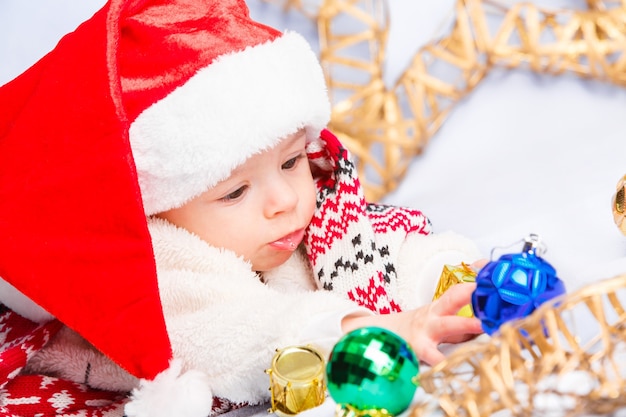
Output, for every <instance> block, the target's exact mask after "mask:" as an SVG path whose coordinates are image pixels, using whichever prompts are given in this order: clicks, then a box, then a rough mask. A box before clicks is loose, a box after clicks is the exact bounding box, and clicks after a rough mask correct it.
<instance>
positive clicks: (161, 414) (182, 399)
mask: <svg viewBox="0 0 626 417" xmlns="http://www.w3.org/2000/svg"><path fill="white" fill-rule="evenodd" d="M181 369H182V364H181V362H180V361H179V360H172V362H171V363H170V367H169V368H168V369H166V370H165V371H163V372H161V373H160V374H159V375H157V376H156V378H154V380H152V381H148V380H141V382H140V386H139V388H136V389H135V390H133V392H132V396H131V400H130V402H129V403H128V404H126V406H125V408H124V412H125V414H126V416H128V417H207V416H208V415H209V414H211V407H212V406H213V395H212V393H211V389H210V387H209V380H208V377H207V376H206V375H205V374H204V373H202V372H200V371H195V370H190V371H187V372H185V373H183V374H181Z"/></svg>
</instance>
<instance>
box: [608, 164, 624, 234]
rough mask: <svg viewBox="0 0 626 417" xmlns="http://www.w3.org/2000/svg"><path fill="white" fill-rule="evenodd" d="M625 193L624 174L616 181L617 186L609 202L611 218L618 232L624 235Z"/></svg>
mask: <svg viewBox="0 0 626 417" xmlns="http://www.w3.org/2000/svg"><path fill="white" fill-rule="evenodd" d="M625 194H626V175H624V176H623V177H622V178H620V180H619V181H618V182H617V187H616V190H615V194H614V195H613V201H612V202H611V206H612V208H613V220H614V221H615V224H616V225H617V227H618V229H619V230H620V232H622V234H623V235H626V220H625V219H624V216H625V215H626V213H624V195H625Z"/></svg>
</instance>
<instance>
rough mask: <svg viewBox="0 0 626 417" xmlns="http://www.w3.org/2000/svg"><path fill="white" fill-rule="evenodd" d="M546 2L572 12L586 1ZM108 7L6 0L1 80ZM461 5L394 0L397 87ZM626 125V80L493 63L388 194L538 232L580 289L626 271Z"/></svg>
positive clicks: (479, 234) (439, 224)
mask: <svg viewBox="0 0 626 417" xmlns="http://www.w3.org/2000/svg"><path fill="white" fill-rule="evenodd" d="M509 3H512V2H509ZM539 3H540V4H541V5H544V6H546V7H548V6H549V7H570V8H574V9H575V8H580V7H582V4H584V2H582V1H565V0H562V1H556V0H555V1H543V2H539ZM102 4H103V1H101V0H98V1H96V0H27V1H24V0H1V1H0V39H2V42H1V43H0V84H3V83H5V82H7V81H9V80H10V79H11V78H13V77H14V76H16V75H18V74H19V73H20V72H21V71H23V70H24V69H25V68H26V67H27V66H29V65H31V64H32V63H33V62H34V61H35V60H36V59H38V58H39V57H40V56H41V55H42V54H43V53H45V52H47V51H48V50H50V49H51V48H53V47H54V45H55V43H56V42H57V40H58V38H59V37H60V36H61V35H62V34H64V33H66V32H67V31H70V30H72V29H73V28H74V27H75V26H76V25H77V24H78V23H79V22H80V21H81V20H83V19H85V18H87V17H89V16H90V15H91V14H93V12H94V11H95V10H96V9H97V8H98V7H99V6H101V5H102ZM249 4H250V6H251V8H252V14H253V16H255V17H257V18H258V19H259V20H262V21H264V22H268V23H270V24H272V25H274V26H276V27H277V28H278V29H281V30H284V29H286V28H290V29H296V30H300V31H302V32H303V33H304V34H305V35H306V36H307V37H309V38H310V40H311V41H312V42H313V43H314V44H316V42H317V41H316V38H315V36H316V33H315V26H314V24H313V23H312V22H310V21H309V20H307V19H306V18H304V17H303V16H301V15H298V14H296V13H291V14H284V13H282V12H281V10H280V8H279V7H277V6H275V5H271V4H265V3H260V0H249ZM453 4H454V2H453V1H451V0H431V1H409V0H395V1H391V2H390V4H389V10H390V16H391V33H390V41H389V46H388V49H387V56H388V61H387V63H386V70H387V71H386V75H385V78H386V81H387V83H388V84H389V85H392V83H393V81H394V80H395V79H396V78H397V77H398V75H399V74H400V73H401V72H402V71H403V70H404V69H405V67H406V66H407V65H408V63H409V60H410V58H411V57H412V56H413V55H414V54H415V52H416V51H418V50H419V48H420V47H421V45H423V44H424V43H426V42H428V41H429V40H431V39H432V38H433V37H434V36H437V34H442V33H445V31H446V30H447V29H448V28H449V25H450V22H451V18H452V17H453V12H452V6H453ZM625 125H626V89H624V88H622V87H616V86H613V85H610V84H607V83H603V82H598V81H590V80H582V79H580V78H577V77H575V76H560V77H554V76H540V75H537V74H533V73H530V72H528V71H523V70H515V71H494V72H493V73H492V74H491V75H489V76H488V77H487V79H486V80H485V81H483V82H482V83H481V84H480V85H479V86H478V87H477V88H476V89H475V91H474V92H473V93H472V94H471V95H469V96H468V97H467V98H465V99H464V100H463V101H461V102H460V103H459V104H458V105H457V106H456V108H455V110H454V111H453V113H452V114H451V116H450V117H449V119H448V120H447V121H446V122H445V123H444V125H443V127H442V129H441V130H440V131H439V132H438V133H437V134H436V135H435V136H434V137H433V138H432V140H431V142H430V144H429V145H428V147H427V148H426V151H425V152H424V153H423V154H422V155H421V156H419V157H417V158H416V159H415V161H414V163H413V165H412V167H411V169H410V171H409V173H408V175H407V177H406V178H405V179H404V181H403V183H402V185H401V187H400V188H399V189H398V190H397V191H396V192H394V193H392V194H391V195H389V196H388V197H387V199H386V202H389V203H394V204H401V205H408V206H412V207H416V208H419V209H421V210H423V211H424V212H425V213H426V214H427V215H428V216H429V217H430V218H431V220H432V222H433V224H434V228H435V230H436V231H443V230H447V229H452V230H455V231H457V232H459V233H462V234H465V235H467V236H469V237H470V238H472V239H474V240H476V242H477V243H478V244H479V245H480V247H481V249H482V250H483V251H484V254H485V257H489V255H490V251H491V249H492V248H495V247H502V246H509V248H508V250H506V249H505V250H504V251H515V252H517V251H518V250H519V249H520V248H521V246H520V245H519V244H518V245H515V243H516V242H518V241H519V240H520V239H522V238H523V237H524V236H526V235H527V234H529V233H537V234H539V235H540V236H541V237H542V239H543V241H544V243H545V244H546V246H547V247H548V251H547V253H546V254H545V259H546V260H547V261H548V262H550V263H551V264H552V265H553V266H554V267H555V268H556V270H557V273H558V275H559V276H560V277H561V279H563V281H565V283H566V286H567V288H568V291H573V290H575V289H577V288H579V287H580V286H582V285H587V284H592V283H593V282H596V281H598V280H601V279H605V278H610V277H613V276H614V275H617V274H621V273H625V272H626V237H625V236H623V235H622V234H621V233H620V232H619V230H618V229H617V227H616V226H615V224H614V222H613V217H612V213H611V204H610V203H611V197H612V196H613V194H614V192H615V186H616V183H617V181H618V180H619V179H620V178H621V176H622V175H624V174H626V138H625V136H626V134H625V133H626V132H625V130H626V129H625ZM510 245H513V246H510ZM500 253H502V250H500ZM325 412H328V413H332V410H331V409H330V408H326V411H325Z"/></svg>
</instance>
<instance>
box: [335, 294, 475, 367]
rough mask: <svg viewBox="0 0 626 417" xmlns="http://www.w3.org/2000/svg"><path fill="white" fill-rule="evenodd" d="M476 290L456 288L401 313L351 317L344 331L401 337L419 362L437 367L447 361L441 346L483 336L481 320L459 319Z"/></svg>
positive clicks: (345, 320)
mask: <svg viewBox="0 0 626 417" xmlns="http://www.w3.org/2000/svg"><path fill="white" fill-rule="evenodd" d="M475 287H476V285H475V284H459V285H455V286H453V287H451V288H450V289H449V290H448V291H446V292H445V293H444V294H443V295H442V296H441V298H439V299H437V300H435V301H433V302H432V303H430V304H427V305H425V306H422V307H419V308H417V309H414V310H408V311H404V312H402V313H395V314H386V315H377V316H363V315H358V316H357V315H349V316H346V317H345V318H344V319H343V321H342V329H343V330H344V331H345V332H349V331H351V330H354V329H356V328H359V327H363V326H379V327H384V328H387V329H389V330H391V331H394V332H395V333H397V334H399V335H400V336H402V337H403V338H404V339H405V340H406V341H407V342H408V343H409V344H410V345H411V347H412V348H413V350H414V351H415V354H416V355H417V356H418V357H419V359H420V360H422V361H424V362H426V363H427V364H429V365H435V364H436V363H438V362H441V361H442V360H443V359H444V355H443V353H441V351H439V349H438V346H439V345H440V344H441V343H459V342H463V341H466V340H468V339H469V338H471V337H473V336H475V335H477V334H480V333H482V332H483V330H482V328H481V325H480V321H479V320H478V319H476V318H468V317H462V316H457V315H456V313H457V312H458V311H459V309H460V308H461V307H463V306H464V305H466V304H468V302H469V300H470V297H471V294H472V292H473V290H474V288H475Z"/></svg>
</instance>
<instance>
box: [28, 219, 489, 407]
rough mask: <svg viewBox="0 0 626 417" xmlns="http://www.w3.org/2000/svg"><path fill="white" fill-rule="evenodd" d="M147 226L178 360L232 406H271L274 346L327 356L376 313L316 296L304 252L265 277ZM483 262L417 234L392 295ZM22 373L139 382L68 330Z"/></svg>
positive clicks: (402, 295)
mask: <svg viewBox="0 0 626 417" xmlns="http://www.w3.org/2000/svg"><path fill="white" fill-rule="evenodd" d="M149 228H150V232H151V235H152V239H153V245H154V252H155V258H156V262H157V270H158V279H159V287H160V292H161V297H162V303H163V311H164V314H165V319H166V323H167V327H168V332H169V335H170V338H171V343H172V348H173V351H174V356H175V357H177V358H181V359H182V360H183V362H184V366H185V368H187V369H198V370H201V371H203V372H204V373H206V374H207V375H208V376H209V378H210V381H211V388H212V390H213V394H214V395H216V396H219V397H223V398H227V399H229V400H231V401H234V402H243V401H247V402H252V403H254V402H261V401H265V400H267V399H268V398H269V391H268V387H269V380H268V376H267V375H266V374H265V372H264V370H265V369H267V368H268V367H269V366H270V363H271V359H272V357H273V355H274V354H275V352H276V350H277V349H282V348H284V347H287V346H292V345H307V344H310V345H313V346H315V347H317V348H318V349H320V350H321V351H322V352H323V353H324V354H325V355H327V354H328V353H329V351H330V349H332V347H333V345H334V343H335V342H336V341H337V340H338V338H339V337H340V336H341V334H342V332H341V328H340V321H341V318H342V317H344V316H345V315H347V314H350V313H354V312H361V313H362V314H371V313H370V312H369V311H368V310H366V309H364V308H362V307H359V306H357V305H356V304H355V303H353V302H352V301H349V300H347V299H344V298H342V297H340V296H338V295H337V294H335V293H333V292H329V291H325V290H319V289H318V288H317V284H316V283H315V282H314V279H313V276H312V274H311V269H310V267H309V266H308V261H307V258H306V255H304V254H303V250H302V248H300V250H299V251H296V252H295V254H294V256H292V258H291V259H290V260H289V261H288V262H287V263H286V264H284V265H282V266H281V267H279V268H277V269H276V270H274V271H270V272H269V273H266V274H265V275H264V276H263V277H262V278H261V277H260V276H259V275H257V274H256V273H254V272H253V271H252V270H251V267H250V265H249V264H248V263H247V262H244V261H243V260H242V259H241V258H239V257H237V256H236V255H235V254H234V253H232V252H230V251H226V250H222V249H217V248H214V247H211V246H209V245H208V244H206V243H205V242H204V241H202V240H201V239H199V238H198V237H197V236H195V235H192V234H190V233H189V232H187V231H186V230H184V229H180V228H177V227H176V226H173V225H172V224H169V223H167V222H166V221H164V220H160V219H150V220H149ZM478 258H479V252H478V249H477V248H476V246H475V245H474V244H473V243H472V242H471V241H469V240H468V239H465V238H464V237H462V236H459V235H456V234H453V233H441V234H431V235H428V236H424V235H419V234H411V235H409V236H408V238H407V239H406V241H405V243H404V244H403V246H402V248H401V251H400V253H399V254H398V258H397V262H396V269H397V273H398V282H399V283H400V285H399V286H398V294H395V298H396V299H397V300H399V301H400V303H401V306H402V308H403V309H411V308H415V307H417V306H419V305H423V304H426V303H428V302H430V301H431V299H432V297H433V293H434V290H435V287H436V284H437V280H438V277H439V274H440V272H441V269H442V267H443V265H444V264H458V263H460V262H461V261H464V262H472V261H474V260H476V259H478ZM87 369H88V372H87ZM26 371H28V372H36V373H43V374H53V375H56V376H60V377H65V378H68V379H72V380H75V381H78V382H87V383H89V384H90V385H91V386H93V387H96V388H101V389H109V390H130V389H132V388H133V387H134V386H135V385H136V383H137V380H136V379H135V378H134V377H131V376H130V375H128V374H126V373H125V372H124V371H123V370H121V369H120V368H118V367H117V366H116V365H114V364H113V363H111V362H109V361H108V360H107V359H106V358H104V357H103V356H102V355H100V354H99V353H98V352H96V351H95V349H94V348H93V347H91V346H90V345H89V344H87V343H86V342H85V341H84V340H82V339H81V338H80V337H78V336H77V335H76V334H74V333H73V332H71V331H70V330H66V331H62V332H60V333H59V334H58V336H57V337H56V339H55V340H54V341H53V342H52V343H50V344H49V345H48V346H47V347H46V348H45V349H44V350H42V351H40V352H39V353H38V354H37V355H35V357H34V358H33V359H31V361H30V362H29V364H28V367H27V369H26ZM86 375H88V378H87V379H86Z"/></svg>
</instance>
